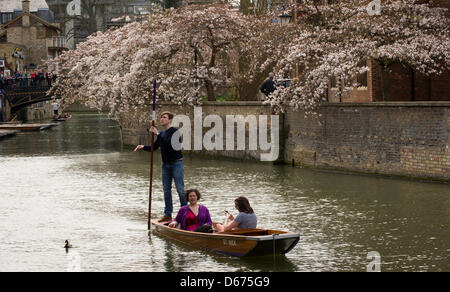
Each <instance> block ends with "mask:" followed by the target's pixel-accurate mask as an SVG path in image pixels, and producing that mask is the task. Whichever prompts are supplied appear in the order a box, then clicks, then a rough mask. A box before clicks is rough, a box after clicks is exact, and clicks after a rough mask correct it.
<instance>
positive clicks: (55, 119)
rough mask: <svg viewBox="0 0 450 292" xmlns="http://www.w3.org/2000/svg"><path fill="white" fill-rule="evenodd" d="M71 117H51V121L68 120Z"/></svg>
mask: <svg viewBox="0 0 450 292" xmlns="http://www.w3.org/2000/svg"><path fill="white" fill-rule="evenodd" d="M71 117H72V116H71V115H69V116H68V117H65V118H64V117H60V118H53V119H52V121H54V122H66V121H68V120H70V118H71Z"/></svg>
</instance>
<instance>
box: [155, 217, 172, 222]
mask: <svg viewBox="0 0 450 292" xmlns="http://www.w3.org/2000/svg"><path fill="white" fill-rule="evenodd" d="M167 221H172V216H167V215H164V217H162V218H161V219H159V220H158V222H167Z"/></svg>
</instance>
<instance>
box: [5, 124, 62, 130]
mask: <svg viewBox="0 0 450 292" xmlns="http://www.w3.org/2000/svg"><path fill="white" fill-rule="evenodd" d="M57 125H58V124H10V125H8V124H3V125H0V130H14V131H41V130H45V129H48V128H51V127H53V126H57Z"/></svg>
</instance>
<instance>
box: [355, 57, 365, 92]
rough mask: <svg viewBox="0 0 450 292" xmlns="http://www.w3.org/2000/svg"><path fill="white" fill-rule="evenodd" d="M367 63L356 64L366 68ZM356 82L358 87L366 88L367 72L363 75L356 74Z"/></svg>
mask: <svg viewBox="0 0 450 292" xmlns="http://www.w3.org/2000/svg"><path fill="white" fill-rule="evenodd" d="M366 65H367V62H366V61H363V62H361V63H359V64H358V66H361V67H362V66H366ZM356 82H357V83H358V87H367V71H366V72H364V73H363V74H358V76H356Z"/></svg>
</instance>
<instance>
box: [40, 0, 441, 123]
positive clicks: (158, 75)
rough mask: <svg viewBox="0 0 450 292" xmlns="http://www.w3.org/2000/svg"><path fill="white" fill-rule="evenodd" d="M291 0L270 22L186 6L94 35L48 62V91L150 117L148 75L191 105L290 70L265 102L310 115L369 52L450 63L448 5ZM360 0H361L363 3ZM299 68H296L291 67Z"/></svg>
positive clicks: (165, 95) (436, 67)
mask: <svg viewBox="0 0 450 292" xmlns="http://www.w3.org/2000/svg"><path fill="white" fill-rule="evenodd" d="M303 2H306V4H305V3H304V4H301V5H300V4H298V6H297V7H290V8H291V9H292V11H294V9H295V11H296V13H295V14H296V17H295V21H291V23H290V24H288V25H280V24H274V23H273V22H272V19H273V17H275V16H276V15H267V16H255V15H244V14H242V13H240V12H239V11H236V10H235V9H233V8H230V7H228V6H224V5H212V6H202V7H196V6H188V7H184V8H180V9H170V10H166V11H164V12H160V13H157V14H152V15H150V16H149V19H148V20H147V21H144V22H140V23H132V24H129V25H127V26H125V27H122V28H118V29H115V30H109V31H107V32H105V33H101V32H99V33H97V34H95V35H93V36H91V37H89V38H88V40H87V41H86V42H84V43H81V44H79V45H78V47H77V48H76V49H75V50H72V51H67V52H65V53H64V54H62V55H61V56H60V57H59V58H57V59H55V60H51V61H49V66H51V67H52V68H53V70H55V71H56V72H55V73H56V74H57V75H58V76H59V78H58V79H57V82H56V83H55V85H54V88H53V89H52V90H53V91H54V92H55V93H56V94H57V96H59V97H61V98H62V100H63V103H64V104H70V103H73V102H75V101H79V102H82V103H84V104H86V105H88V106H90V107H94V108H97V109H100V110H108V111H109V113H110V114H111V115H112V116H113V117H115V118H120V116H121V115H123V114H127V115H128V116H130V115H135V117H136V119H139V120H143V121H145V120H148V113H145V112H144V111H145V110H147V107H146V106H148V105H149V104H151V99H152V94H153V81H154V80H155V79H156V80H157V85H158V102H160V101H162V100H166V101H172V102H176V103H178V104H190V105H194V104H198V103H200V102H201V98H202V97H203V96H206V97H208V99H209V100H214V99H215V94H216V89H217V87H218V86H221V85H227V86H232V87H234V88H237V89H238V90H239V89H240V88H245V87H246V86H248V84H249V83H250V82H258V83H260V82H262V80H263V78H264V77H265V76H266V74H267V72H270V71H275V72H276V75H277V76H278V77H281V78H284V77H288V78H292V77H295V78H294V79H293V81H292V84H291V86H289V87H287V88H282V87H280V88H278V89H277V90H276V91H275V92H274V93H273V94H272V95H271V96H270V97H271V99H270V100H268V101H267V103H270V104H271V105H272V106H273V107H274V108H275V109H276V110H278V111H285V110H286V109H287V108H294V109H302V110H305V112H306V113H307V114H312V115H315V114H316V112H317V107H318V106H319V105H320V103H321V102H322V101H323V100H324V98H325V96H326V93H327V90H328V86H329V82H330V80H331V79H332V78H339V79H340V80H342V81H343V83H344V84H345V86H346V87H345V89H346V90H349V89H351V88H352V86H355V85H356V83H355V81H354V80H356V78H355V77H356V76H358V74H362V73H364V72H367V71H368V70H369V68H368V67H367V63H366V61H367V60H373V61H376V62H378V63H379V64H381V65H383V66H387V65H389V64H390V63H392V62H399V63H402V64H404V65H405V66H409V67H411V68H412V69H414V70H416V71H418V72H420V73H423V74H426V75H428V76H433V75H438V74H440V73H442V72H443V70H447V69H448V68H449V64H450V36H449V29H448V28H449V20H448V18H447V17H446V16H445V13H448V12H447V11H446V10H444V9H440V8H430V7H429V6H428V5H426V4H415V3H414V2H415V1H414V0H387V1H383V5H382V11H381V14H380V15H375V16H373V15H372V16H371V15H369V14H368V13H367V9H366V8H367V7H366V5H367V4H364V3H362V2H361V1H355V0H347V1H339V3H338V4H332V5H323V6H322V5H317V4H315V1H303ZM363 2H364V1H363ZM297 73H298V74H297Z"/></svg>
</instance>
